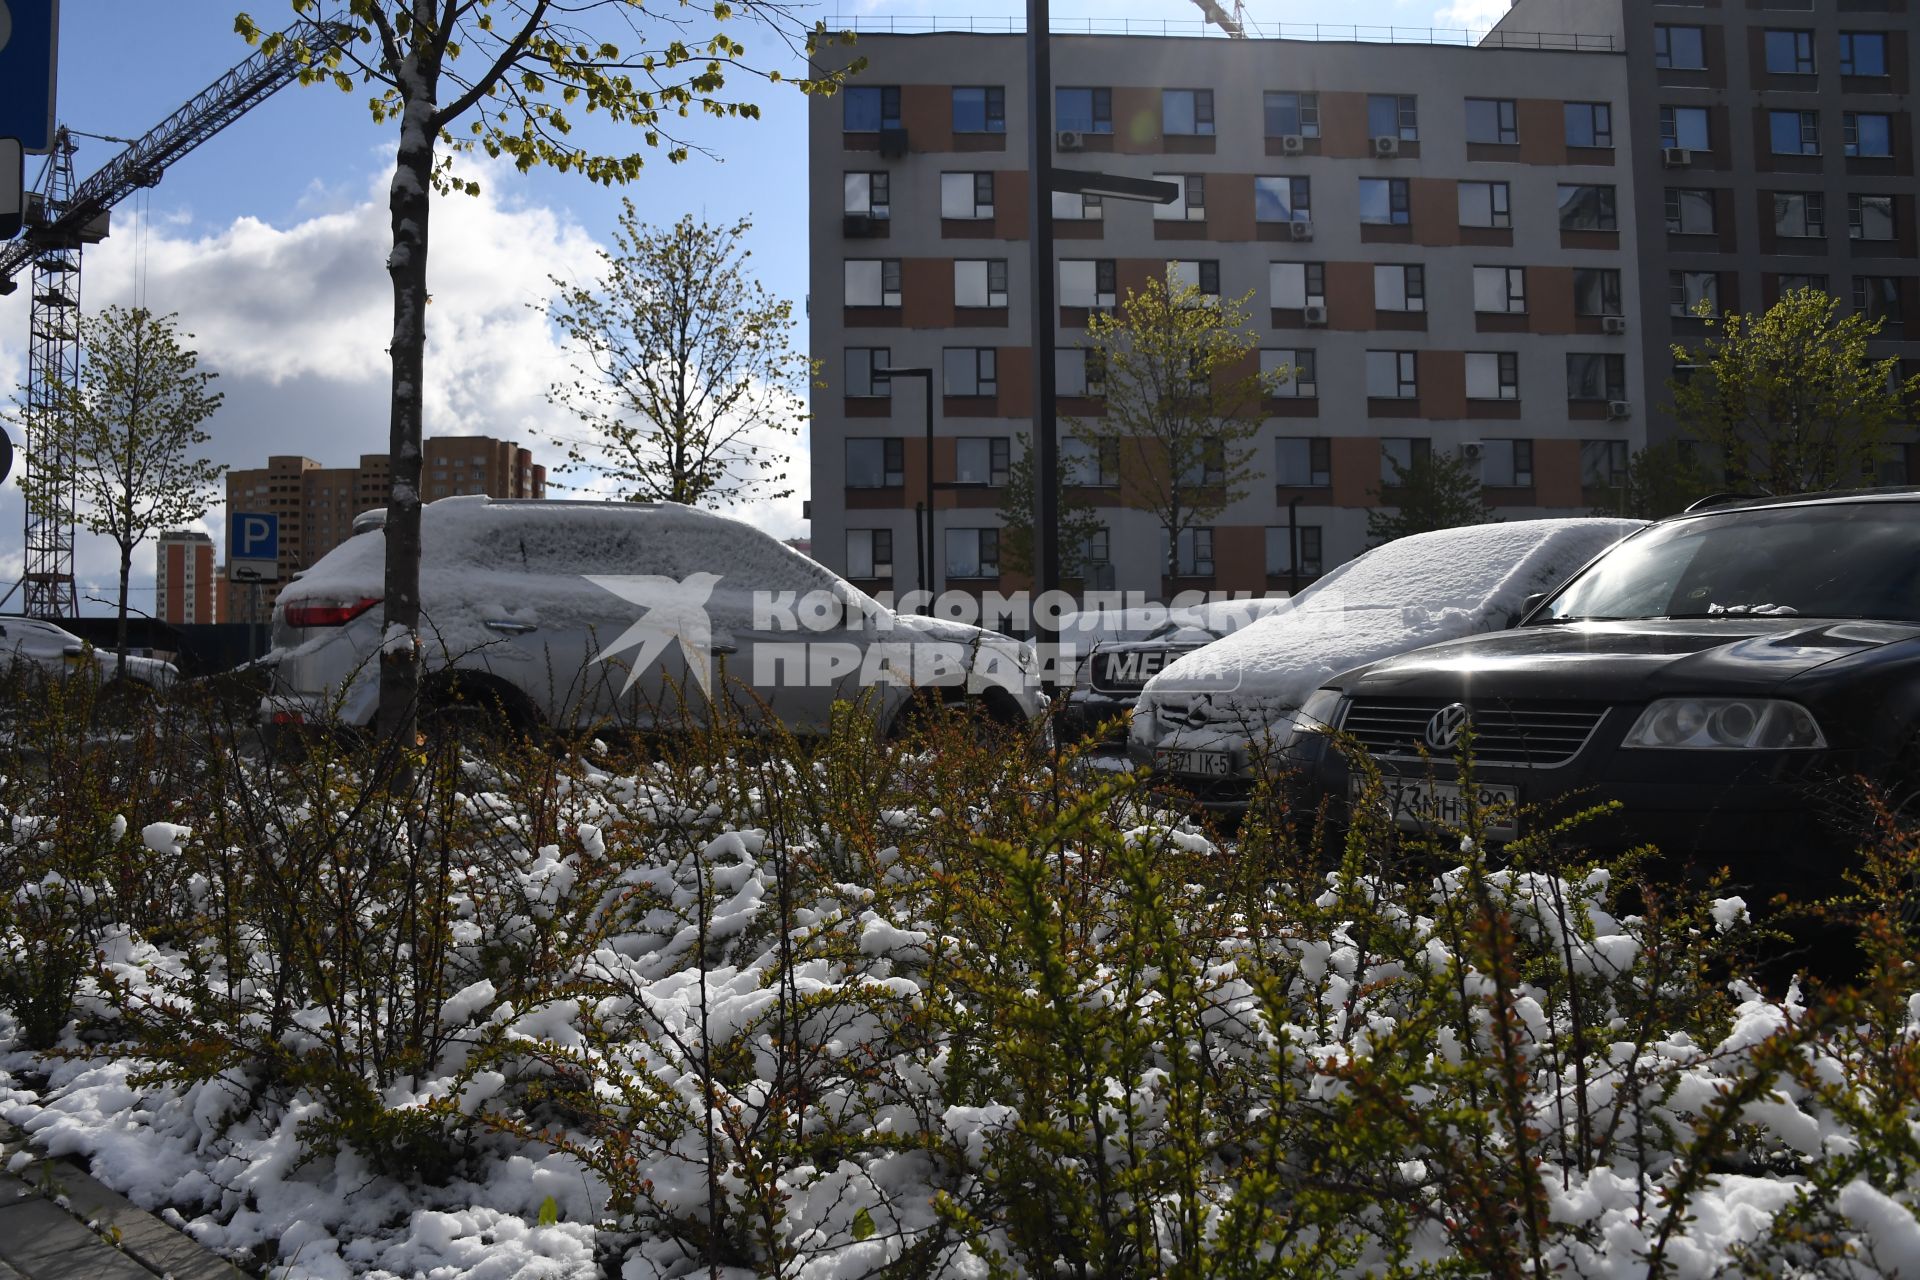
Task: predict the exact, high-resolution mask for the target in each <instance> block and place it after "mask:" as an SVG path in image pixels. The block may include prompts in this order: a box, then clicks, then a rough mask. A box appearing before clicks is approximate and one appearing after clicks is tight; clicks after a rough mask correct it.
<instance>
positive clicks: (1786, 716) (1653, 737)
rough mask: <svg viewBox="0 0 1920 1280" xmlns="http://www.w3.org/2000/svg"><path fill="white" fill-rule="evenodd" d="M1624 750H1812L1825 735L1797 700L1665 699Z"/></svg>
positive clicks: (1644, 716)
mask: <svg viewBox="0 0 1920 1280" xmlns="http://www.w3.org/2000/svg"><path fill="white" fill-rule="evenodd" d="M1620 745H1621V746H1623V747H1653V748H1658V749H1661V750H1709V751H1713V750H1719V751H1727V750H1743V749H1744V750H1752V751H1812V750H1818V749H1820V748H1822V747H1825V746H1826V745H1827V737H1826V735H1825V734H1823V733H1821V732H1820V725H1819V724H1818V723H1817V722H1816V721H1815V720H1814V718H1813V716H1812V714H1811V713H1810V712H1808V710H1807V709H1806V708H1805V707H1803V706H1801V705H1800V704H1799V703H1797V702H1783V701H1780V700H1778V699H1775V698H1662V699H1660V701H1658V702H1656V703H1654V704H1653V705H1651V706H1649V707H1648V708H1647V709H1646V710H1645V711H1642V712H1641V713H1640V718H1639V719H1638V720H1636V721H1634V723H1633V728H1631V729H1629V730H1628V731H1627V737H1626V741H1624V742H1622V743H1621V744H1620Z"/></svg>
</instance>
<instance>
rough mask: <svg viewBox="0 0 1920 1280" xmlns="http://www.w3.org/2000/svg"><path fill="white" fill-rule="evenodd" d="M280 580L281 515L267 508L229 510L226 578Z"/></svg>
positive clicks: (256, 580)
mask: <svg viewBox="0 0 1920 1280" xmlns="http://www.w3.org/2000/svg"><path fill="white" fill-rule="evenodd" d="M279 580H280V517H279V516H277V515H272V514H270V513H268V512H264V511H233V512H229V513H228V514H227V581H229V582H278V581H279Z"/></svg>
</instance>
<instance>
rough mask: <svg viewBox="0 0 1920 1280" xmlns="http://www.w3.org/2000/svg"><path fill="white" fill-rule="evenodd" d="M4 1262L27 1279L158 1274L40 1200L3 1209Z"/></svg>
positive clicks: (149, 1279) (0, 1251) (148, 1278)
mask: <svg viewBox="0 0 1920 1280" xmlns="http://www.w3.org/2000/svg"><path fill="white" fill-rule="evenodd" d="M0 1262H5V1263H6V1264H7V1265H8V1266H11V1267H12V1268H13V1269H14V1270H16V1271H19V1272H21V1273H22V1274H24V1275H25V1276H27V1277H28V1278H29V1280H153V1278H154V1275H155V1273H154V1272H152V1271H149V1270H148V1269H147V1268H145V1267H143V1266H141V1265H140V1264H139V1263H137V1262H135V1261H134V1260H133V1259H132V1258H129V1257H128V1256H127V1255H126V1254H124V1253H121V1252H120V1251H119V1250H117V1249H114V1248H113V1247H111V1246H110V1245H108V1244H106V1243H105V1242H104V1241H102V1240H101V1239H100V1238H99V1237H98V1236H96V1235H94V1234H93V1232H91V1231H89V1230H87V1228H86V1226H85V1225H84V1224H82V1223H81V1222H80V1220H79V1219H78V1218H75V1217H74V1216H73V1215H72V1214H70V1213H68V1212H66V1211H65V1210H64V1209H62V1208H61V1207H60V1206H59V1205H57V1204H55V1203H54V1202H53V1201H51V1200H43V1199H41V1198H40V1197H39V1196H30V1197H28V1198H27V1199H25V1200H20V1201H16V1202H15V1203H13V1204H10V1205H7V1206H6V1207H5V1208H0Z"/></svg>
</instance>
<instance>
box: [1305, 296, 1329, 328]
mask: <svg viewBox="0 0 1920 1280" xmlns="http://www.w3.org/2000/svg"><path fill="white" fill-rule="evenodd" d="M1300 318H1301V320H1303V321H1305V322H1306V323H1307V324H1310V325H1313V326H1314V327H1316V328H1320V327H1324V326H1325V325H1326V323H1327V304H1326V303H1324V302H1309V303H1308V304H1307V305H1306V306H1304V307H1302V308H1301V309H1300Z"/></svg>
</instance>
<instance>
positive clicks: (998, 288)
mask: <svg viewBox="0 0 1920 1280" xmlns="http://www.w3.org/2000/svg"><path fill="white" fill-rule="evenodd" d="M953 305H954V306H956V307H1004V306H1006V305H1007V260H1006V259H1005V258H956V259H955V260H954V263H953Z"/></svg>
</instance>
